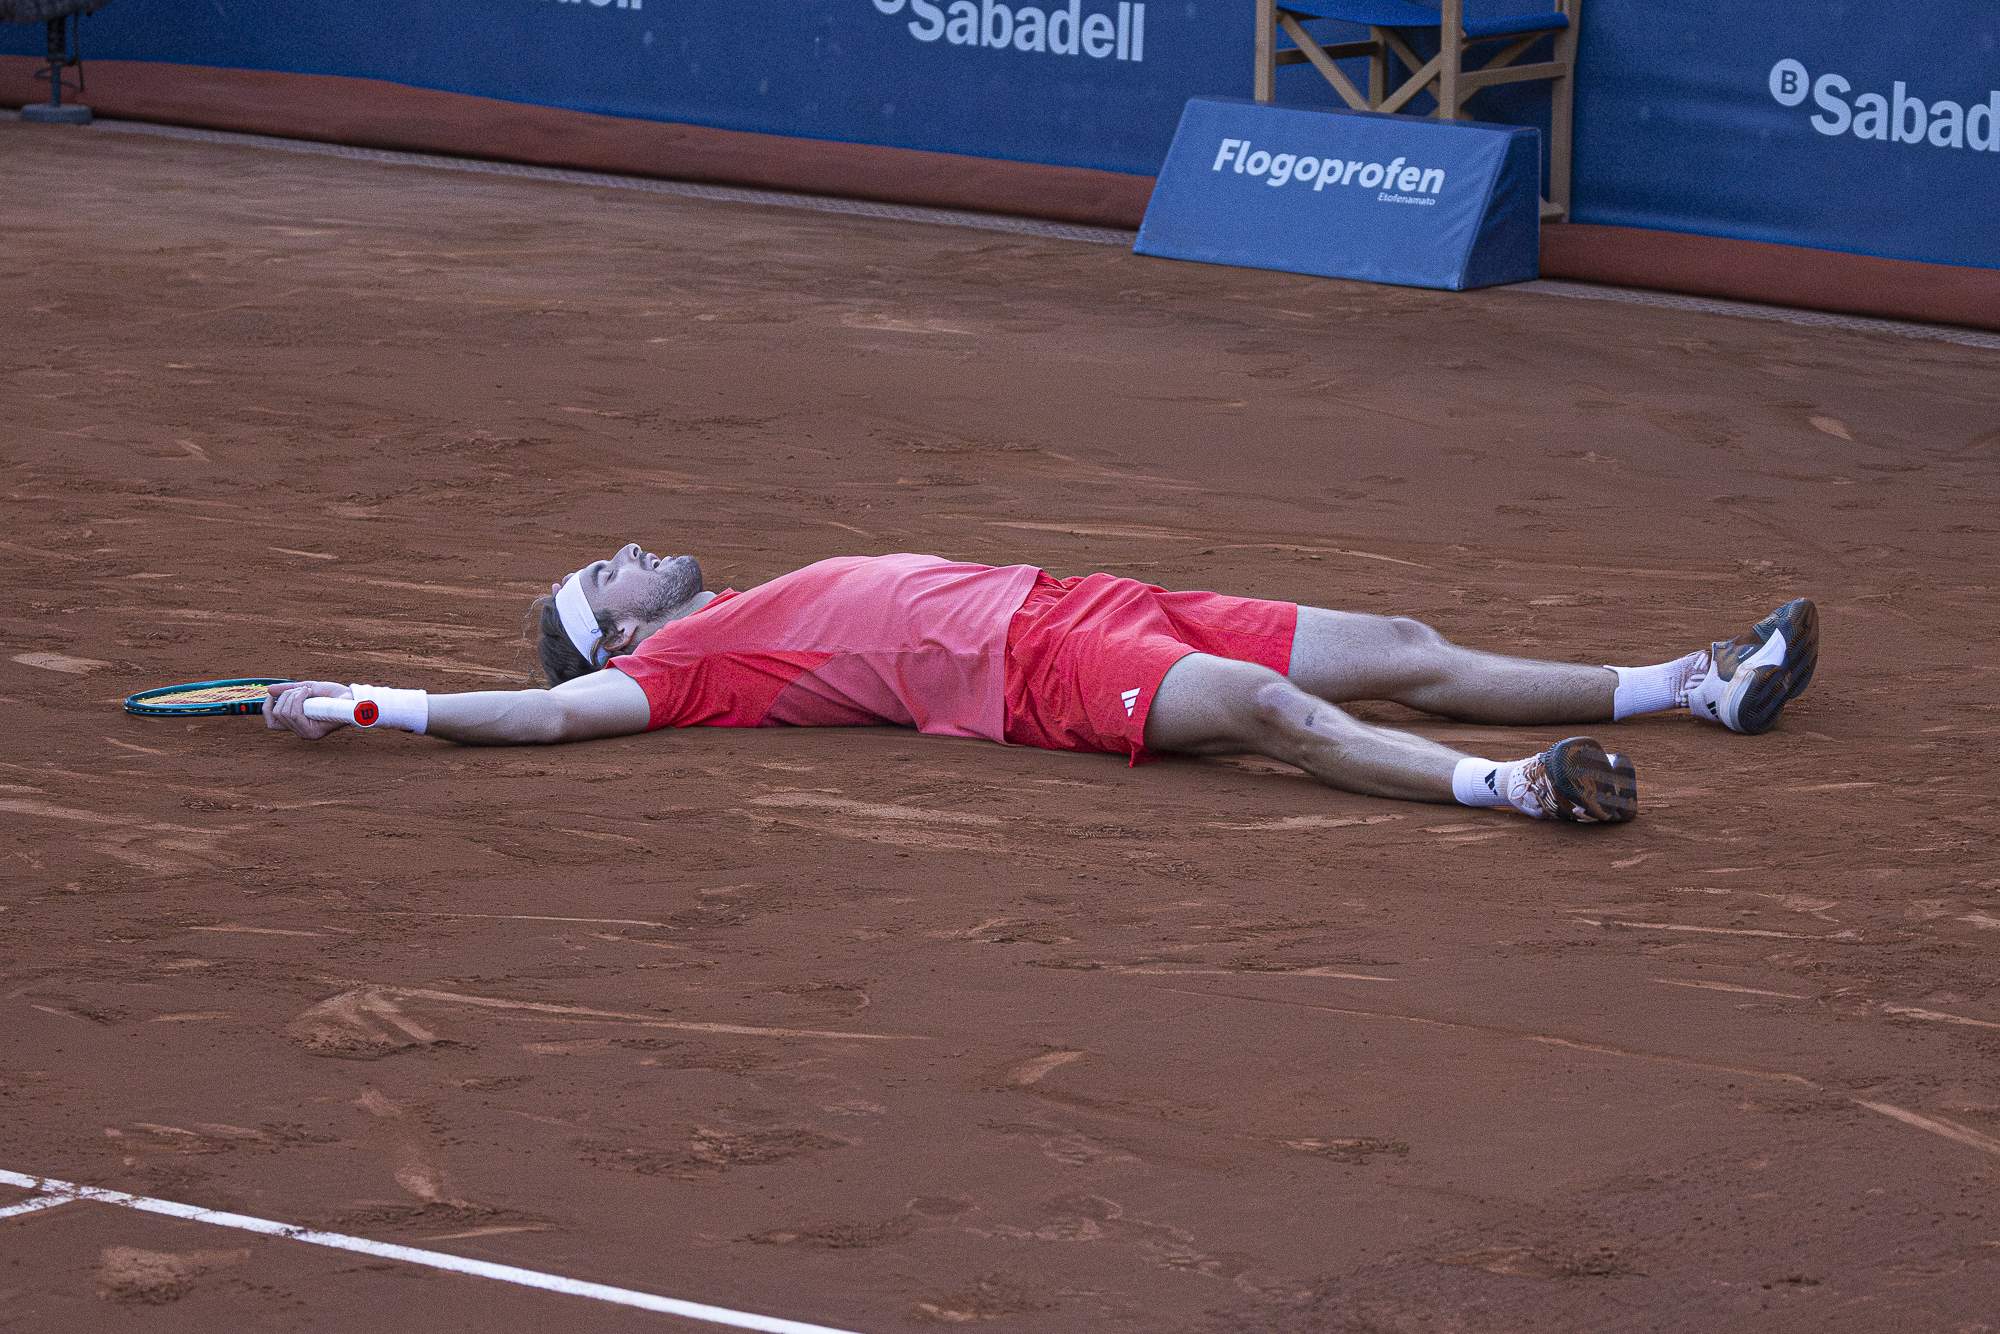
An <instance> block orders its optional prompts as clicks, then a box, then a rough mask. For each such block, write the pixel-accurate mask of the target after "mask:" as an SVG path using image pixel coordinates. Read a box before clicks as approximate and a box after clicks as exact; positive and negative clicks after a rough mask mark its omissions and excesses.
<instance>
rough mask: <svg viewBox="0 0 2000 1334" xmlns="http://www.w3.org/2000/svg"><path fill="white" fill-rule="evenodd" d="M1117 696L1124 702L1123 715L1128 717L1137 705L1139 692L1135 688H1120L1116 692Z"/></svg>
mask: <svg viewBox="0 0 2000 1334" xmlns="http://www.w3.org/2000/svg"><path fill="white" fill-rule="evenodd" d="M1118 698H1119V699H1121V700H1123V701H1124V702H1125V716H1126V717H1127V718H1130V717H1131V716H1132V712H1133V710H1135V709H1137V708H1138V707H1139V692H1138V691H1136V690H1121V691H1119V692H1118Z"/></svg>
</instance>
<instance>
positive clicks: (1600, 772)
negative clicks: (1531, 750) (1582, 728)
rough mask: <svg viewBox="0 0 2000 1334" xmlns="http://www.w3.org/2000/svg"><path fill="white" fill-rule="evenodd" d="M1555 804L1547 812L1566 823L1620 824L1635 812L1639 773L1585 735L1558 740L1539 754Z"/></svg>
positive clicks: (1628, 762)
mask: <svg viewBox="0 0 2000 1334" xmlns="http://www.w3.org/2000/svg"><path fill="white" fill-rule="evenodd" d="M1542 764H1543V767H1544V768H1545V769H1546V770H1547V771H1548V776H1549V786H1550V788H1551V790H1552V791H1553V792H1554V794H1555V798H1556V801H1555V804H1554V806H1553V808H1552V809H1551V810H1550V811H1549V812H1548V813H1549V815H1550V816H1551V817H1552V818H1554V819H1557V820H1563V821H1566V822H1568V823H1570V824H1623V823H1625V822H1626V821H1627V820H1629V819H1631V818H1632V817H1633V816H1635V815H1637V814H1638V813H1639V774H1638V771H1637V770H1636V769H1634V768H1633V767H1632V762H1631V761H1630V760H1628V759H1626V758H1625V757H1624V756H1623V755H1611V754H1607V753H1606V751H1605V749H1604V747H1602V746H1600V745H1598V744H1597V743H1596V742H1595V741H1593V740H1591V739H1590V738H1589V737H1587V736H1573V737H1571V738H1569V740H1567V741H1558V742H1556V744H1555V745H1553V746H1550V747H1549V748H1548V750H1546V751H1545V752H1543V754H1542Z"/></svg>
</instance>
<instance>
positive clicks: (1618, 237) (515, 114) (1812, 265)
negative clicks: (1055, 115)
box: [0, 56, 2000, 329]
mask: <svg viewBox="0 0 2000 1334" xmlns="http://www.w3.org/2000/svg"><path fill="white" fill-rule="evenodd" d="M35 65H36V62H35V61H33V60H30V59H28V58H26V57H21V56H0V106H19V105H22V104H23V103H27V102H35V101H40V100H43V99H44V98H45V97H46V93H45V92H44V86H43V85H42V84H41V83H39V82H37V81H36V80H35V79H34V77H33V74H34V70H35ZM89 69H90V95H89V99H88V100H89V101H90V103H91V104H92V105H93V106H94V107H95V108H96V109H97V111H98V112H99V113H100V114H102V115H107V116H118V117H124V118H126V119H131V120H150V121H163V122H166V123H169V124H175V125H194V126H202V127H206V128H210V129H219V130H243V131H252V132H256V133H262V134H276V135H284V136H288V137H292V138H299V139H313V140H321V141H325V142H329V143H345V144H360V145H365V146H369V147H374V148H389V149H403V150H414V151H420V152H442V153H453V154H459V155H462V156H467V157H480V158H493V159H498V160H502V161H508V162H527V163H535V164H539V165H543V166H553V167H572V168H577V169H581V170H587V171H608V172H621V173H625V174H629V175H635V176H656V177H667V178H670V179H673V180H682V181H707V182H720V183H725V184H732V185H749V186H759V187H766V188H771V189H778V190H794V191H804V192H807V193H816V194H827V195H840V196H847V197H853V198H860V199H879V200H888V201H892V202H896V203H904V204H922V205H930V206H935V207H940V208H962V209H977V210H983V211H985V212H990V213H1007V214H1023V215H1026V216H1029V217H1037V218H1054V219H1059V220H1066V221H1070V222H1081V223H1099V224H1104V225H1107V226H1112V227H1137V226H1138V225H1139V222H1140V220H1141V219H1142V218H1144V217H1145V214H1146V202H1147V200H1148V199H1150V198H1151V197H1152V192H1153V179H1152V177H1150V176H1131V175H1127V174H1124V173H1122V172H1115V171H1093V170H1089V169H1086V168H1082V167H1055V166H1048V165H1045V164H1042V163H1033V162H1005V161H1001V160H998V159H994V158H976V157H965V156H962V155H959V154H954V153H926V152H919V151H917V150H914V149H905V148H883V147H880V146H878V145H874V144H849V143H839V142H835V141H832V140H823V139H793V138H787V137H784V136H781V135H770V134H750V133H746V132H743V131H739V130H718V129H713V128H710V127H708V126H704V125H676V124H670V123H663V122H659V121H645V120H633V119H629V118H625V117H619V116H597V115H591V114H588V113H586V112H580V111H562V110H558V109H556V108H554V107H538V106H526V105H522V104H521V103H517V102H501V101H497V100H494V99H492V98H484V97H468V96H464V95H462V94H458V93H445V92H438V91H436V90H434V89H429V88H410V87H406V86H404V85H401V84H394V83H384V82H381V81H379V80H374V79H351V78H340V77H335V76H331V75H314V74H280V73H274V72H271V71H267V70H236V69H213V68H209V67H206V66H198V65H163V64H157V63H152V62H145V61H123V60H105V61H97V60H93V61H91V62H90V66H89ZM1542 276H1543V277H1546V278H1574V279H1580V280H1582V281H1585V282H1598V283H1611V284H1614V285H1620V286H1628V287H1651V288H1659V289H1663V290H1667V291H1676V292H1694V293H1698V294H1701V295H1704V296H1719V297H1728V298H1733V299H1737V300H1743V301H1759V302H1768V303H1770V304H1773V305H1781V306H1803V307H1806V308H1809V309H1815V310H1832V311H1844V312H1847V313H1849V314H1856V315H1869V316H1879V317H1884V318H1888V319H1901V320H1920V321H1929V322H1933V323H1940V324H1962V325H1967V326H1970V327H1972V328H1979V329H2000V270H1994V269H1979V268H1969V267H1964V266H1960V265H1951V264H1924V263H1918V262H1915V261H1912V260H1903V259H1880V258H1877V257H1874V256H1870V255H1850V254H1845V253H1842V252H1839V251H1833V250H1814V249H1810V248H1808V247H1804V246H1785V245H1770V244H1766V243H1763V242H1758V241H1739V240H1734V239H1732V238H1729V237H1721V236H1696V235H1691V234H1688V233H1684V232H1659V231H1649V230H1643V229H1640V228H1635V227H1603V226H1594V225H1588V224H1571V225H1556V226H1550V227H1546V228H1544V229H1543V231H1542Z"/></svg>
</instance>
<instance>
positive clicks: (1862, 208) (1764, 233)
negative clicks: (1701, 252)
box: [1575, 0, 2000, 268]
mask: <svg viewBox="0 0 2000 1334" xmlns="http://www.w3.org/2000/svg"><path fill="white" fill-rule="evenodd" d="M1581 40H1582V48H1583V49H1582V51H1581V53H1580V54H1579V57H1578V65H1579V68H1580V69H1581V71H1582V76H1581V77H1580V78H1579V80H1578V86H1577V102H1576V124H1577V137H1576V169H1575V179H1576V183H1577V209H1576V217H1577V221H1579V222H1598V223H1614V224H1618V225H1622V226H1628V227H1661V228H1667V229H1670V230H1675V231H1688V232H1704V233H1707V234H1710V235H1717V236H1735V237H1742V238H1745V239H1748V240H1754V241H1777V242H1782V243H1786V244H1791V245H1809V246H1819V247H1821V248H1824V249H1829V250H1846V251H1850V252H1853V253H1856V254H1863V255H1882V256H1887V257H1890V258H1895V259H1919V260H1930V261H1933V262H1936V263H1943V264H1970V265H1979V266H1983V267H1987V268H2000V5H1994V4H1964V3H1950V2H1947V0H1897V2H1894V3H1892V2H1890V0H1817V2H1816V3H1814V4H1812V5H1811V6H1809V7H1805V8H1801V7H1799V6H1796V5H1787V4H1765V5H1746V4H1742V3H1740V0H1677V3H1675V4H1672V5H1658V4H1643V3H1637V0H1594V2H1593V3H1591V4H1588V5H1586V6H1585V7H1584V19H1583V31H1582V34H1581Z"/></svg>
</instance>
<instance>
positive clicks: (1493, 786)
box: [1486, 769, 1500, 797]
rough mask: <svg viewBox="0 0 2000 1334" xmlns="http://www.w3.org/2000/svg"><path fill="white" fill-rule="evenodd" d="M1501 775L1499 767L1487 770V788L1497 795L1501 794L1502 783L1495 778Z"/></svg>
mask: <svg viewBox="0 0 2000 1334" xmlns="http://www.w3.org/2000/svg"><path fill="white" fill-rule="evenodd" d="M1499 776H1500V771H1499V770H1498V769H1488V770H1487V771H1486V790H1487V791H1488V792H1491V793H1492V794H1493V795H1494V796H1496V797H1497V796H1499V795H1500V785H1499V784H1498V783H1496V782H1494V781H1493V780H1494V779H1495V778H1498V777H1499Z"/></svg>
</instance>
